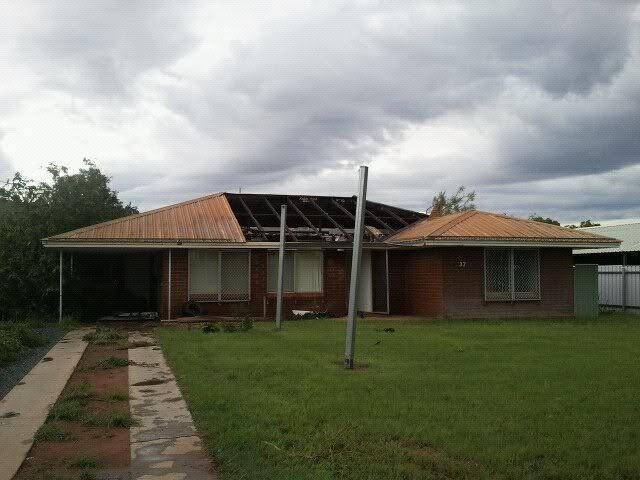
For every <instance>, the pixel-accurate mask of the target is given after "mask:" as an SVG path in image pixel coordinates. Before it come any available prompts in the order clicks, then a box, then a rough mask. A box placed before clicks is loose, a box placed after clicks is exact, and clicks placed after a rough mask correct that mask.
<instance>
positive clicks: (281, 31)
mask: <svg viewBox="0 0 640 480" xmlns="http://www.w3.org/2000/svg"><path fill="white" fill-rule="evenodd" d="M44 5H45V7H43V10H42V11H39V17H38V19H37V21H33V22H30V23H29V24H28V25H32V27H29V26H27V27H25V28H22V29H21V30H20V33H19V35H18V36H17V39H18V41H17V44H18V45H19V49H18V52H19V54H20V55H19V57H20V59H21V61H22V62H25V63H26V64H28V65H29V68H32V69H34V70H35V77H36V78H38V80H39V81H40V82H41V84H42V85H44V86H46V87H47V89H53V90H55V91H59V92H62V93H63V94H71V95H72V96H74V97H77V98H81V99H82V100H84V101H86V103H81V104H80V106H79V107H78V109H79V111H82V109H84V108H86V106H87V105H89V106H90V107H95V108H93V109H92V110H91V111H90V112H89V113H88V114H87V115H86V116H83V115H80V114H78V115H77V117H78V118H79V119H80V120H81V121H85V122H90V123H92V124H95V125H96V128H103V129H111V130H114V131H118V132H120V135H121V136H122V137H123V138H125V139H126V141H123V144H124V146H120V150H118V155H123V153H122V152H123V151H124V152H125V153H124V154H125V155H126V154H129V155H130V161H129V163H128V164H125V163H123V162H122V161H121V159H119V158H118V159H114V158H109V152H105V151H104V150H101V151H100V152H99V154H101V155H102V156H105V157H107V160H106V165H105V168H106V169H107V170H110V173H111V174H113V176H114V183H115V185H116V187H117V188H118V189H120V190H121V191H122V193H123V196H124V197H125V198H127V199H130V200H132V201H133V202H134V203H136V204H138V205H140V206H141V207H143V208H150V207H154V206H158V205H162V204H166V203H169V202H172V201H178V200H183V199H185V198H189V197H193V196H195V195H199V194H206V193H209V192H212V191H220V190H233V191H235V190H237V188H239V187H243V188H244V189H245V190H253V191H258V190H260V191H279V190H280V191H282V190H284V189H287V190H290V191H314V192H317V193H347V194H348V193H352V189H353V188H354V184H355V181H354V180H353V179H354V178H355V177H354V167H355V166H356V165H358V164H362V163H366V164H370V165H372V172H371V188H372V191H373V192H375V194H374V195H375V197H376V198H377V199H379V200H381V201H387V202H390V203H398V204H401V205H404V206H407V207H411V208H419V209H424V207H425V205H426V203H427V202H428V201H429V199H430V198H431V196H432V195H433V194H434V193H435V192H436V191H438V190H442V189H448V190H451V189H454V188H455V187H456V186H457V185H458V184H462V183H463V184H466V185H468V186H470V187H471V188H475V189H476V190H477V191H478V195H479V199H480V205H481V206H483V207H485V208H491V209H495V210H498V211H506V212H511V213H514V214H520V215H525V216H526V215H528V214H530V213H533V212H537V213H540V214H545V215H547V212H551V213H548V214H549V215H552V214H553V215H555V214H557V216H558V217H562V218H567V217H571V216H576V217H580V216H581V212H583V213H585V214H586V213H589V215H590V216H592V217H594V218H595V217H598V212H600V215H601V216H602V217H607V216H615V215H619V216H633V215H635V216H640V211H638V210H637V209H634V208H635V207H634V206H633V205H634V203H635V204H638V203H640V195H639V192H638V190H637V187H635V184H634V183H633V182H631V181H630V179H632V178H633V179H640V177H639V176H638V174H637V172H636V170H633V169H634V167H635V166H637V165H638V163H639V162H638V158H639V155H640V140H638V139H640V118H639V117H640V115H639V112H640V87H639V85H640V83H639V82H638V78H639V77H640V25H639V22H640V20H639V19H640V8H638V4H637V2H615V3H612V2H610V1H596V0H589V1H584V2H578V1H575V2H573V1H570V2H555V1H551V0H549V1H535V0H531V1H519V2H513V1H503V2H499V1H496V2H473V1H469V2H422V1H420V2H418V1H416V2H413V1H410V2H336V3H326V2H311V3H309V4H307V5H304V6H299V5H298V4H297V2H294V7H293V8H292V7H291V5H289V6H286V5H285V6H284V7H282V11H281V12H279V13H278V14H277V15H272V16H267V17H265V19H264V20H263V21H261V22H256V24H255V29H251V30H250V31H249V29H248V30H247V31H246V32H244V31H241V32H240V33H238V32H236V35H235V37H234V38H233V41H232V42H230V43H229V44H228V45H227V44H225V45H217V44H216V42H218V41H220V40H219V38H218V36H216V33H217V31H218V29H224V28H226V27H227V25H224V24H223V23H224V22H225V21H230V22H233V21H237V22H238V23H239V24H242V25H244V23H243V21H244V16H251V15H253V14H255V12H256V11H258V10H260V9H261V8H262V7H261V5H262V4H261V3H260V2H258V3H256V5H253V6H251V5H249V6H246V8H242V9H240V10H239V12H241V14H242V16H243V18H240V17H238V15H240V13H237V14H236V17H234V16H233V15H232V16H230V17H226V20H220V19H219V18H218V17H217V16H216V15H213V16H211V17H206V19H205V20H203V21H201V22H195V23H194V19H197V18H198V17H199V16H200V14H201V13H202V14H203V15H204V12H205V11H206V8H205V7H206V6H207V5H206V4H204V3H202V4H200V5H197V4H196V3H183V2H179V3H158V2H151V1H149V2H124V1H123V2H117V1H108V0H104V1H100V2H85V3H77V2H66V1H65V2H54V3H49V4H44ZM277 8H278V7H277V6H275V7H273V10H276V9H277ZM260 11H262V10H260ZM209 20H210V21H209ZM195 24H197V25H198V28H199V30H198V28H195V27H194V25H195ZM212 39H213V40H212ZM0 41H1V39H0ZM210 47H216V48H219V51H218V53H217V54H216V55H211V56H210V57H208V56H207V55H206V54H202V53H199V54H198V52H199V51H200V49H202V48H204V51H205V52H207V51H208V50H207V48H210ZM0 52H1V49H0ZM220 52H222V53H220ZM185 59H186V60H185ZM177 63H180V65H179V66H176V64H177ZM150 77H153V79H154V80H153V81H149V78H150ZM1 94H2V91H1V87H0V98H2V96H1ZM12 95H13V93H12ZM114 98H115V99H117V100H118V102H112V100H113V99H114ZM113 103H117V105H116V106H115V107H114V106H113ZM72 108H74V109H75V108H76V106H75V105H74V106H73V107H72ZM61 111H63V113H65V114H66V110H61ZM0 127H2V123H1V120H0ZM425 127H433V128H432V129H431V130H429V129H428V128H426V130H423V129H424V128H425ZM449 127H451V128H450V129H449ZM452 131H453V133H452ZM456 132H457V133H456ZM141 138H142V140H141ZM127 142H128V143H131V144H132V145H131V147H130V146H129V144H128V143H127ZM100 147H104V143H103V144H102V145H100ZM129 147H130V148H129ZM96 148H97V147H96ZM128 152H130V153H128ZM94 154H95V152H91V151H88V152H86V155H87V156H93V155H94ZM113 156H115V154H113V155H112V157H113ZM0 162H1V159H0ZM110 162H111V168H109V166H110V165H109V163H110ZM0 168H1V167H0ZM629 169H631V170H629ZM378 172H379V173H378ZM618 192H624V195H623V194H619V193H618ZM567 219H568V220H571V218H567Z"/></svg>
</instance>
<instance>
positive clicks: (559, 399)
mask: <svg viewBox="0 0 640 480" xmlns="http://www.w3.org/2000/svg"><path fill="white" fill-rule="evenodd" d="M386 327H393V328H394V329H395V332H384V331H383V329H384V328H386ZM344 333H345V322H344V321H340V320H304V321H299V322H288V323H286V324H285V325H284V329H283V331H281V332H279V333H275V332H273V331H272V325H271V324H267V323H257V324H256V327H255V328H254V329H253V330H251V331H249V332H236V333H223V332H218V333H203V332H202V331H201V329H200V328H197V327H193V328H191V329H186V328H178V327H176V328H160V329H159V337H160V341H161V345H162V348H163V351H164V353H165V355H166V356H167V358H168V360H169V363H170V364H171V365H172V367H173V368H174V371H175V374H176V377H177V379H178V382H179V384H180V387H181V389H182V391H183V393H184V395H185V397H186V399H187V402H188V404H189V406H190V408H191V411H192V413H193V415H194V418H195V421H196V423H197V426H198V429H199V431H200V434H201V435H202V436H203V438H204V440H205V442H206V443H207V446H208V448H209V451H210V453H211V454H212V457H213V458H214V459H215V461H216V462H217V463H218V464H219V465H220V467H221V470H222V474H223V478H224V479H225V480H230V479H276V478H277V479H279V480H284V479H296V480H297V479H334V478H335V479H337V478H346V479H378V478H380V479H382V478H384V479H401V478H402V479H404V478H411V479H423V478H438V479H444V478H498V479H500V478H505V479H506V478H517V479H521V478H527V479H533V478H575V479H587V478H592V479H596V478H598V479H607V478H610V479H614V478H640V317H638V316H628V317H624V316H621V315H617V316H616V315H608V316H603V317H601V318H600V320H597V321H547V320H531V321H519V322H496V321H491V322H489V321H466V322H417V321H412V322H407V321H402V322H401V321H394V322H390V321H379V320H378V321H373V320H360V321H359V323H358V332H357V346H356V357H357V358H356V361H357V362H358V363H359V364H360V365H359V368H358V369H357V370H354V371H345V370H343V368H342V366H341V365H342V355H343V351H344Z"/></svg>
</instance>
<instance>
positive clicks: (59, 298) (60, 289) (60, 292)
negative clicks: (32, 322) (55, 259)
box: [58, 249, 62, 322]
mask: <svg viewBox="0 0 640 480" xmlns="http://www.w3.org/2000/svg"><path fill="white" fill-rule="evenodd" d="M58 290H59V292H58V322H62V249H60V287H59V289H58Z"/></svg>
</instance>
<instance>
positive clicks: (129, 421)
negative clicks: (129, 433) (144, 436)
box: [84, 412, 137, 428]
mask: <svg viewBox="0 0 640 480" xmlns="http://www.w3.org/2000/svg"><path fill="white" fill-rule="evenodd" d="M84 423H85V424H86V425H89V426H91V427H104V428H130V427H132V426H135V425H137V422H136V421H135V420H134V419H133V417H132V416H131V414H130V413H129V412H99V413H93V414H91V415H88V416H87V417H85V419H84Z"/></svg>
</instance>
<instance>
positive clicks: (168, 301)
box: [167, 249, 171, 320]
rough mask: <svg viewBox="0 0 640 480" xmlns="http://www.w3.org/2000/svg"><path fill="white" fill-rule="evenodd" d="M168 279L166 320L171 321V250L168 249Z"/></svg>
mask: <svg viewBox="0 0 640 480" xmlns="http://www.w3.org/2000/svg"><path fill="white" fill-rule="evenodd" d="M168 271H169V279H168V282H167V284H168V286H169V291H168V292H167V320H171V249H169V268H168Z"/></svg>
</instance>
